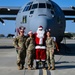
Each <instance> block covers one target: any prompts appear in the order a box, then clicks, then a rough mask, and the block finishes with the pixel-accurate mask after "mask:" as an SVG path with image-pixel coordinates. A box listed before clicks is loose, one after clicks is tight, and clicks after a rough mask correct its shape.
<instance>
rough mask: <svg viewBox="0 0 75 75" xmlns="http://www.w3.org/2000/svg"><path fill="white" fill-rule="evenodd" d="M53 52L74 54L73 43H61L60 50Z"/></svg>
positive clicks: (74, 45) (74, 46)
mask: <svg viewBox="0 0 75 75" xmlns="http://www.w3.org/2000/svg"><path fill="white" fill-rule="evenodd" d="M55 54H56V55H70V56H75V44H61V45H60V51H59V52H57V51H55Z"/></svg>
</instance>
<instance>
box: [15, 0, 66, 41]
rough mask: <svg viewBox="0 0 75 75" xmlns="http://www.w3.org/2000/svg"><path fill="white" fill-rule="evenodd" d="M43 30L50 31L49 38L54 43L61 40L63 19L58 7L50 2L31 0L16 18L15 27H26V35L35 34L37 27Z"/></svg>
mask: <svg viewBox="0 0 75 75" xmlns="http://www.w3.org/2000/svg"><path fill="white" fill-rule="evenodd" d="M40 25H41V26H43V28H44V30H47V29H51V36H54V37H56V41H57V42H60V41H61V40H62V39H63V36H64V31H65V17H64V14H63V11H62V10H61V9H60V7H59V6H58V5H57V4H56V3H54V2H53V1H51V0H33V1H32V2H29V3H28V4H26V5H24V6H23V7H22V8H21V9H20V11H19V13H18V15H17V18H16V27H17V28H18V27H19V26H24V27H26V31H25V32H26V34H27V33H28V32H29V31H30V30H32V31H33V32H36V30H37V28H38V27H39V26H40Z"/></svg>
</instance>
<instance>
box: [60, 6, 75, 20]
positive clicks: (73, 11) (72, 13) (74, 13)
mask: <svg viewBox="0 0 75 75" xmlns="http://www.w3.org/2000/svg"><path fill="white" fill-rule="evenodd" d="M61 9H62V11H63V12H64V15H65V18H66V20H74V21H75V7H74V6H71V7H61Z"/></svg>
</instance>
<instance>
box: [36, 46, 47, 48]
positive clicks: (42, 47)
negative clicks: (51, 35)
mask: <svg viewBox="0 0 75 75" xmlns="http://www.w3.org/2000/svg"><path fill="white" fill-rule="evenodd" d="M35 49H46V47H45V46H36V47H35Z"/></svg>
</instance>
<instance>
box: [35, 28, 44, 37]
mask: <svg viewBox="0 0 75 75" xmlns="http://www.w3.org/2000/svg"><path fill="white" fill-rule="evenodd" d="M36 33H37V37H38V38H43V37H44V33H45V31H44V30H42V31H40V30H39V29H38V30H37V32H36Z"/></svg>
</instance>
